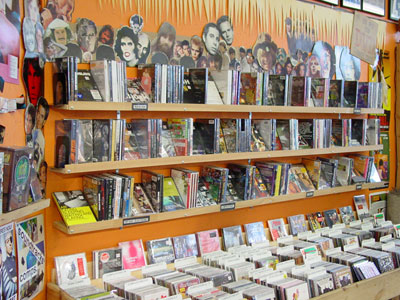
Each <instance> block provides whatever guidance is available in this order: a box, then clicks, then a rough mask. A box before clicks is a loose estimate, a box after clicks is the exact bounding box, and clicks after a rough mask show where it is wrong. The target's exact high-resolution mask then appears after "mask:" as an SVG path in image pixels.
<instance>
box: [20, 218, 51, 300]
mask: <svg viewBox="0 0 400 300" xmlns="http://www.w3.org/2000/svg"><path fill="white" fill-rule="evenodd" d="M16 231H17V234H16V236H17V252H18V275H19V276H18V291H19V299H26V300H30V299H34V298H35V297H36V296H37V295H38V294H39V293H40V292H41V291H42V290H43V288H44V285H45V278H44V274H45V265H46V255H45V249H46V248H45V243H44V237H45V233H44V217H43V214H40V215H37V216H35V217H32V218H30V219H27V220H24V221H22V222H18V223H16Z"/></svg>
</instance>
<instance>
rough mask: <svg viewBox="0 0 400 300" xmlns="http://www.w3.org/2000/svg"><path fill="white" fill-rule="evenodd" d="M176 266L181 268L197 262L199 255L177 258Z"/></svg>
mask: <svg viewBox="0 0 400 300" xmlns="http://www.w3.org/2000/svg"><path fill="white" fill-rule="evenodd" d="M174 264H175V268H176V269H180V268H183V267H186V266H190V265H194V264H197V257H196V256H189V257H184V258H178V259H175V262H174Z"/></svg>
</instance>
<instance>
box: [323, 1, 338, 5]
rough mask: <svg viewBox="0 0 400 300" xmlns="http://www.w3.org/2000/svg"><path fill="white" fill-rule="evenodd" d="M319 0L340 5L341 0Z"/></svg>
mask: <svg viewBox="0 0 400 300" xmlns="http://www.w3.org/2000/svg"><path fill="white" fill-rule="evenodd" d="M319 1H321V2H325V3H329V4H333V5H339V0H319Z"/></svg>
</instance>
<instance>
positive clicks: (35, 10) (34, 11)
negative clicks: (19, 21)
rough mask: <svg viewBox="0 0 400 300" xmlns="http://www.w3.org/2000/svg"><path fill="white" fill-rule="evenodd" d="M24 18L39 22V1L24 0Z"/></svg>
mask: <svg viewBox="0 0 400 300" xmlns="http://www.w3.org/2000/svg"><path fill="white" fill-rule="evenodd" d="M24 7H25V18H29V19H31V20H32V22H33V23H34V24H36V23H38V22H40V13H39V1H38V0H24Z"/></svg>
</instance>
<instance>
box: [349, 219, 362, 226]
mask: <svg viewBox="0 0 400 300" xmlns="http://www.w3.org/2000/svg"><path fill="white" fill-rule="evenodd" d="M360 225H361V220H355V221H351V222H350V224H349V226H350V227H356V226H360Z"/></svg>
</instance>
